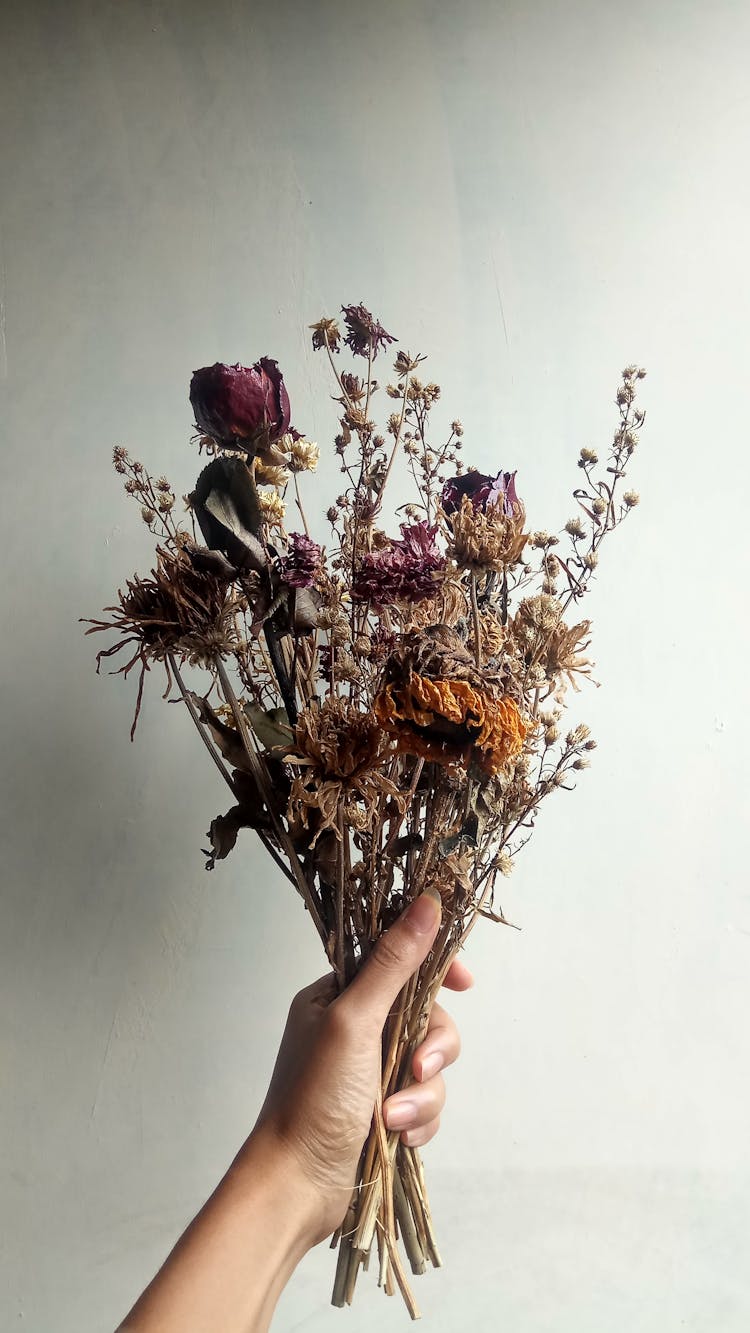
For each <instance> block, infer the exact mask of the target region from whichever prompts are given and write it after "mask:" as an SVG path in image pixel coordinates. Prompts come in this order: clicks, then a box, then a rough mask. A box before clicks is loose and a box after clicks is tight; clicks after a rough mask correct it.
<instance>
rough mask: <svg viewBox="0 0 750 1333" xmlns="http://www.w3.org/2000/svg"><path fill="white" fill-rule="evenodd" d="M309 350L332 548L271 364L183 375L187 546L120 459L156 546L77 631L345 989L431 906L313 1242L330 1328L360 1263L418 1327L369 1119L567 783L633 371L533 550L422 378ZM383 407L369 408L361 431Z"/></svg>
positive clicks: (423, 1242) (500, 486)
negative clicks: (327, 379)
mask: <svg viewBox="0 0 750 1333" xmlns="http://www.w3.org/2000/svg"><path fill="white" fill-rule="evenodd" d="M342 325H343V327H342ZM311 327H312V344H313V347H314V348H315V349H317V350H318V351H320V352H322V353H323V355H324V356H325V357H327V360H328V363H329V367H330V370H331V372H332V374H333V379H334V381H335V392H334V397H335V401H336V402H337V403H338V405H339V407H340V431H339V433H338V434H337V435H336V437H335V441H334V445H333V447H334V450H335V454H336V455H337V457H338V458H339V460H340V468H341V475H342V482H341V493H340V494H339V495H338V496H337V497H336V499H335V502H334V503H332V504H331V507H330V508H329V509H328V511H327V520H328V523H329V524H330V531H331V538H330V541H329V543H328V544H327V547H324V546H322V545H321V544H319V542H318V541H317V540H316V539H315V538H314V537H313V536H312V535H311V530H310V527H309V524H308V517H307V515H306V512H305V509H304V507H303V503H302V495H301V491H300V477H301V475H302V474H303V473H305V472H313V471H315V468H316V465H317V462H318V447H317V445H315V444H313V443H312V442H311V441H310V440H308V439H307V438H306V437H305V436H304V435H303V434H301V433H300V432H299V431H298V430H295V429H294V428H293V427H292V425H291V412H290V404H289V397H288V394H287V389H286V386H285V384H284V380H283V377H282V375H281V373H280V371H279V368H278V366H277V364H276V362H275V361H272V360H269V359H267V358H264V359H262V360H260V361H258V362H256V364H255V365H253V366H251V367H245V366H241V365H234V366H230V365H223V364H217V365H214V366H209V367H205V368H204V369H201V370H197V371H196V372H195V374H194V375H193V379H192V383H191V387H190V401H191V404H192V408H193V412H194V416H195V421H196V424H197V428H198V431H199V436H198V443H199V447H200V449H201V451H202V452H204V453H205V454H206V455H207V458H208V461H207V462H206V465H205V466H204V467H203V470H202V471H201V473H200V475H199V477H198V479H197V482H196V484H195V487H194V489H193V491H192V493H191V494H190V495H189V496H187V497H185V498H186V502H187V510H186V512H187V513H188V514H189V516H190V519H189V521H187V520H186V521H184V522H178V520H177V518H176V517H175V502H176V497H175V492H174V491H173V489H172V488H171V486H170V484H169V482H168V481H167V480H166V479H165V478H164V477H159V478H158V479H156V480H154V479H152V477H151V476H150V475H149V473H148V472H147V471H146V469H145V468H144V467H143V465H142V464H141V463H139V462H136V461H134V460H133V459H131V457H130V456H129V454H128V453H127V452H126V450H125V449H123V448H117V449H115V452H114V463H115V468H116V469H117V471H118V472H119V473H121V474H122V476H123V477H124V478H125V489H126V491H127V492H128V494H129V495H132V496H133V497H134V499H135V500H136V501H137V502H138V504H139V505H140V506H141V513H142V517H143V520H144V522H145V523H146V524H147V526H148V527H149V529H150V530H151V531H152V532H153V533H154V535H155V537H157V539H158V544H157V547H156V560H155V565H154V568H153V570H152V571H151V574H150V575H149V576H148V577H146V578H142V577H140V576H134V577H133V578H132V579H130V580H129V581H128V583H127V586H126V588H125V589H124V590H121V591H120V592H119V593H118V599H117V603H116V604H115V605H114V606H112V607H108V608H107V609H106V610H107V613H108V614H107V618H105V619H98V620H95V621H90V622H87V623H89V625H90V628H89V630H88V631H87V632H88V633H94V632H99V631H107V632H110V633H114V635H115V639H114V642H113V643H112V644H111V646H109V647H106V648H104V649H102V650H101V652H100V653H99V654H98V658H97V665H98V666H101V664H102V662H103V661H105V660H106V659H111V658H113V657H114V658H117V657H118V655H119V654H121V653H122V654H124V657H125V658H126V659H127V660H122V661H121V664H120V665H119V668H118V670H119V673H121V674H123V675H124V676H127V675H128V674H129V673H130V672H131V671H132V670H134V669H136V670H137V671H138V675H139V681H138V692H137V702H136V707H135V717H134V721H133V731H132V732H131V738H132V734H133V732H134V731H135V726H136V724H137V720H138V714H139V711H140V707H141V699H142V693H143V686H144V680H145V678H146V676H147V674H148V673H149V671H150V670H151V668H152V667H153V666H154V664H156V663H160V664H161V665H162V666H163V667H164V669H165V671H166V694H169V693H170V691H171V690H172V689H173V687H176V689H177V690H178V691H179V693H180V695H181V696H182V699H183V700H184V702H185V705H186V708H187V711H188V713H189V714H190V717H191V718H192V721H193V723H194V724H195V727H196V729H197V731H198V734H199V735H200V737H201V740H202V742H203V744H204V746H205V748H206V750H207V752H208V753H209V755H210V756H211V759H212V761H213V763H214V764H215V766H216V768H217V769H218V771H219V773H220V774H221V776H222V778H223V779H224V781H225V782H226V785H227V787H228V788H229V791H230V793H231V802H232V804H231V808H230V809H229V810H228V811H227V812H226V813H225V814H220V815H218V816H217V817H216V818H215V819H214V820H213V821H212V823H211V826H210V829H209V831H208V841H209V847H208V849H207V851H206V855H207V858H208V859H207V867H208V868H209V869H211V868H212V867H213V866H214V864H215V863H216V861H217V860H221V859H223V858H224V857H226V856H227V855H228V854H229V852H230V851H231V850H232V848H233V847H234V846H235V843H236V841H237V838H238V834H239V832H240V830H241V829H243V828H249V829H252V830H254V831H255V833H256V834H257V836H258V837H259V838H260V840H261V842H262V843H263V845H264V846H265V848H266V850H267V851H268V852H269V854H270V856H271V857H272V859H273V860H274V862H275V863H276V865H277V866H278V867H279V869H280V870H281V872H282V873H283V874H284V875H285V876H286V877H287V879H289V880H290V881H291V883H292V884H293V886H294V887H295V889H296V890H297V892H298V893H299V895H300V897H301V898H302V900H303V902H304V904H305V907H306V908H307V911H308V912H309V914H310V917H311V920H312V922H313V924H314V926H315V929H316V930H317V932H318V934H319V936H320V939H321V942H322V945H323V948H324V950H325V952H326V955H327V957H328V959H329V960H330V963H331V965H332V967H333V968H334V970H335V973H336V976H337V978H338V983H339V986H340V987H341V988H343V987H345V986H346V985H347V983H348V982H349V981H350V980H351V978H352V977H353V975H354V974H355V972H356V971H357V968H358V966H359V965H360V963H361V962H362V961H363V960H364V959H366V958H367V956H368V954H369V953H370V951H371V949H372V947H373V944H374V942H375V941H376V940H377V938H378V937H379V935H380V934H381V932H382V931H383V930H385V929H386V928H387V927H388V926H389V925H390V924H391V923H392V922H393V921H394V919H395V918H396V917H397V916H398V915H399V913H400V912H401V911H402V910H403V909H404V908H405V906H406V905H407V904H408V903H409V902H410V901H411V900H412V899H413V898H415V897H416V896H417V895H419V894H420V893H421V892H423V891H424V890H425V889H427V888H432V889H436V890H437V891H438V892H439V894H440V897H441V899H442V904H443V916H442V925H441V928H440V932H439V935H438V937H437V940H436V943H435V946H434V949H433V951H432V953H431V954H430V956H429V957H428V959H427V961H426V962H425V963H424V965H423V966H422V968H421V969H420V971H419V973H418V974H417V975H416V976H415V977H414V978H413V980H412V981H411V982H410V984H409V985H407V986H406V987H405V989H404V991H403V993H402V994H401V997H400V1000H399V1002H398V1004H397V1006H396V1007H395V1010H394V1012H393V1014H392V1015H391V1018H390V1020H389V1022H388V1025H387V1027H386V1030H385V1032H384V1034H383V1047H382V1098H379V1099H378V1103H377V1105H376V1106H375V1108H374V1114H373V1123H372V1130H371V1133H370V1136H369V1138H368V1140H367V1143H366V1144H365V1146H364V1149H363V1152H362V1156H361V1161H360V1167H359V1174H358V1180H357V1188H356V1189H355V1191H354V1194H353V1197H352V1200H351V1203H350V1206H349V1209H348V1212H347V1215H346V1218H345V1220H344V1222H343V1223H342V1226H341V1228H340V1230H339V1232H338V1233H337V1236H336V1237H334V1243H336V1241H338V1244H339V1256H338V1265H337V1271H336V1278H335V1285H334V1295H333V1299H334V1303H335V1304H337V1305H343V1304H344V1303H345V1302H351V1299H352V1295H353V1291H354V1286H355V1282H356V1278H357V1274H358V1271H359V1268H360V1266H363V1267H367V1265H368V1262H369V1257H370V1252H371V1250H372V1248H373V1245H374V1244H375V1245H376V1246H377V1250H378V1255H379V1275H380V1283H381V1285H383V1286H384V1287H385V1290H386V1291H387V1292H388V1293H389V1294H390V1293H391V1292H393V1291H394V1290H395V1286H394V1284H397V1285H398V1286H399V1288H400V1290H401V1292H402V1294H403V1296H404V1298H405V1300H406V1303H407V1305H408V1308H409V1310H410V1313H411V1314H412V1315H413V1316H416V1313H417V1311H416V1306H415V1304H414V1300H413V1297H412V1294H411V1291H410V1289H409V1285H408V1282H407V1279H406V1276H405V1272H404V1265H403V1262H402V1259H401V1256H400V1252H399V1248H398V1240H399V1237H400V1239H401V1241H402V1242H403V1245H404V1248H405V1251H406V1256H407V1258H408V1261H409V1263H410V1265H411V1268H412V1271H413V1272H414V1273H422V1272H424V1270H425V1267H426V1265H427V1263H428V1261H429V1262H431V1263H432V1264H435V1265H436V1264H439V1263H440V1258H439V1255H438V1250H437V1246H436V1242H435V1236H434V1230H433V1221H432V1217H431V1214H430V1208H429V1203H428V1199H427V1193H426V1190H425V1181H424V1174H423V1167H422V1162H421V1158H420V1154H419V1152H418V1151H417V1150H416V1149H415V1148H410V1147H408V1146H406V1145H405V1144H404V1143H403V1142H402V1141H401V1140H400V1136H399V1134H398V1132H388V1131H387V1130H386V1128H385V1126H384V1123H383V1117H382V1113H381V1101H382V1100H384V1099H385V1098H386V1097H387V1096H389V1095H390V1094H391V1093H393V1092H395V1091H397V1090H399V1089H400V1088H402V1087H404V1086H406V1084H407V1083H408V1081H409V1078H410V1069H411V1055H412V1052H413V1050H414V1047H415V1045H416V1044H417V1043H418V1042H419V1041H420V1039H421V1036H422V1034H423V1032H424V1028H425V1026H426V1023H427V1019H428V1016H429V1012H430V1008H431V1005H432V1003H433V1001H434V998H435V996H436V993H437V991H438V989H439V987H440V985H441V982H442V980H443V977H444V975H445V973H446V971H447V969H448V967H449V965H450V962H451V960H452V959H453V957H454V956H455V954H456V952H457V950H458V949H460V948H461V946H462V944H463V943H464V941H465V940H466V937H467V935H468V934H469V932H470V930H471V929H472V928H473V926H474V924H475V922H476V921H477V919H478V918H479V917H486V918H488V919H490V920H492V921H496V922H503V923H505V924H509V923H507V922H506V918H505V916H504V914H503V911H502V908H501V906H500V904H499V902H498V901H497V886H498V882H499V879H500V878H501V877H502V876H505V875H508V874H509V873H510V871H511V867H512V865H513V860H514V858H515V856H516V855H517V854H518V852H519V850H520V849H521V847H523V845H524V844H525V843H526V842H527V841H528V838H529V836H530V834H531V831H532V830H533V828H534V824H535V821H536V816H537V811H538V809H539V806H540V804H541V802H542V800H543V799H544V798H545V797H546V796H548V795H549V794H550V793H552V792H554V791H558V790H560V789H561V788H562V789H569V788H570V786H571V780H572V778H573V775H574V774H575V773H576V772H578V771H579V770H581V769H583V768H585V767H587V765H588V762H589V759H588V756H589V752H590V751H591V750H592V749H593V748H594V744H595V742H594V741H593V739H592V738H591V736H590V734H589V731H588V728H587V727H585V726H584V725H582V724H579V725H577V726H574V727H573V728H572V729H566V728H565V727H564V726H563V723H562V717H563V711H564V704H565V695H566V690H567V687H568V686H569V685H570V686H572V687H573V689H574V690H575V689H577V688H578V684H577V681H578V679H579V678H580V677H584V676H588V675H589V674H590V671H591V662H590V659H589V657H588V655H587V654H588V648H589V641H590V637H591V634H590V629H591V626H590V622H589V620H587V619H583V618H581V619H578V618H576V617H575V616H569V611H570V610H571V609H572V608H573V607H574V606H575V604H576V603H578V602H579V601H580V599H581V598H582V597H583V595H584V593H585V592H586V590H587V588H588V586H589V583H590V581H591V578H592V576H593V574H594V572H595V570H596V568H597V565H598V560H599V548H600V546H601V544H602V541H603V540H604V537H605V536H606V535H607V534H608V533H609V532H611V531H612V530H613V529H614V528H615V527H617V525H618V524H619V523H620V522H621V520H622V519H623V518H624V517H625V515H626V514H627V513H628V512H629V510H630V509H632V508H633V506H634V505H636V504H637V503H638V496H637V495H636V494H635V493H634V492H633V491H630V490H624V491H623V482H624V478H625V472H626V467H627V464H628V461H629V459H630V456H631V454H632V453H633V451H634V449H635V447H636V444H637V440H638V430H639V428H640V427H641V425H642V423H643V420H644V413H643V411H641V410H640V409H638V408H637V407H636V406H635V397H636V384H637V381H638V380H639V379H641V378H642V376H643V375H644V373H645V372H644V371H643V370H641V369H639V368H638V367H636V366H628V367H627V368H626V370H624V371H623V374H622V379H621V382H620V385H619V387H618V390H617V395H616V403H617V408H618V412H619V417H618V420H617V423H616V429H615V432H614V438H613V440H612V443H611V445H610V446H609V448H608V449H607V451H606V456H605V457H604V458H603V459H602V461H601V462H600V460H599V457H598V455H597V453H596V452H595V451H594V450H593V449H589V448H583V449H581V452H580V457H579V459H578V467H579V469H580V473H581V476H580V480H579V484H578V486H577V487H576V488H575V489H574V491H573V495H574V497H575V501H576V514H575V516H574V517H573V518H571V519H570V520H569V522H567V523H566V524H565V528H564V531H563V532H562V533H561V534H560V535H555V534H553V533H549V532H546V531H541V530H529V528H528V527H527V522H526V513H525V510H524V505H523V503H522V501H521V500H520V499H519V496H518V491H517V486H516V472H515V471H512V472H511V471H502V470H499V471H497V472H496V473H495V474H494V475H486V474H484V473H482V472H479V471H476V470H475V469H473V468H468V469H466V468H465V467H464V466H463V464H462V461H461V458H460V453H461V449H462V444H463V440H462V435H463V431H462V428H461V424H460V422H458V421H453V422H452V423H451V425H450V429H449V430H448V432H447V435H444V436H443V442H442V443H438V442H436V441H435V439H434V434H433V430H432V421H433V412H434V408H435V405H436V404H437V403H438V401H439V398H440V389H439V387H438V385H437V384H434V383H432V382H425V380H424V379H423V378H422V374H421V363H422V361H423V360H424V358H423V357H422V356H412V355H411V354H410V353H408V352H404V351H399V352H397V354H396V356H395V362H394V364H393V371H392V375H391V376H390V380H391V382H389V383H388V384H386V385H385V386H384V387H383V388H381V386H380V385H379V384H378V383H377V381H376V379H375V377H374V374H373V369H374V365H375V362H376V360H377V358H378V357H379V356H381V355H382V354H383V353H384V352H385V351H386V349H387V347H388V345H389V344H390V343H392V342H394V341H395V340H394V339H393V337H392V336H391V335H390V334H389V333H386V331H385V329H384V328H383V327H382V325H381V324H380V323H379V322H378V321H377V320H376V319H375V318H374V317H373V316H372V315H371V314H370V313H369V311H368V310H366V309H365V307H364V306H362V305H358V306H354V305H350V306H344V307H342V320H341V321H340V322H339V321H337V320H334V319H328V318H326V319H320V320H318V322H317V323H316V324H313V325H312V326H311ZM344 348H346V350H347V351H348V353H349V354H350V358H351V362H350V364H351V368H350V369H344V368H343V361H344V357H343V356H342V355H341V353H342V352H343V351H344ZM377 395H381V397H384V398H386V399H387V400H389V407H390V409H391V410H390V411H389V412H388V414H387V417H386V420H385V423H384V426H383V429H382V430H379V429H378V426H377V425H376V423H375V419H374V411H373V409H374V405H375V400H376V396H377ZM397 467H400V468H401V469H402V470H405V471H406V472H407V474H410V478H411V483H412V487H413V492H412V493H413V498H412V500H411V502H410V503H408V504H405V505H403V506H402V507H401V510H400V519H401V521H400V531H399V535H397V536H395V535H393V532H388V531H386V529H385V519H384V508H383V506H384V499H385V496H386V491H387V487H388V483H389V481H390V480H391V478H392V477H393V475H394V473H395V471H396V469H397ZM288 510H290V511H291V515H292V517H291V518H289V517H288V516H287V511H288ZM316 535H317V529H316ZM196 668H198V669H199V671H198V673H197V676H196V673H195V669H196ZM189 669H190V671H191V673H192V674H191V676H190V678H188V670H189ZM200 669H202V671H201V670H200ZM206 673H207V674H206ZM196 680H201V681H202V682H203V683H202V685H201V687H200V688H197V687H196Z"/></svg>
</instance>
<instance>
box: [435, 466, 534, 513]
mask: <svg viewBox="0 0 750 1333" xmlns="http://www.w3.org/2000/svg"><path fill="white" fill-rule="evenodd" d="M464 496H468V498H469V499H470V500H471V503H472V504H473V506H474V508H475V509H479V510H481V511H482V512H483V513H486V512H487V510H488V509H493V508H495V507H496V506H498V505H501V506H502V512H503V513H504V514H507V515H508V517H511V516H512V515H513V514H514V513H515V509H516V506H517V505H518V503H519V501H518V496H517V495H516V474H515V472H498V474H497V476H495V477H491V476H489V475H488V474H487V473H486V472H477V471H476V470H475V469H471V470H470V471H469V472H464V473H463V474H462V475H461V476H459V477H450V478H449V480H448V481H446V483H445V485H444V486H443V493H442V497H441V504H442V506H443V512H444V513H445V514H448V515H450V514H455V513H456V511H457V510H458V509H460V508H461V501H462V499H463V498H464Z"/></svg>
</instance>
